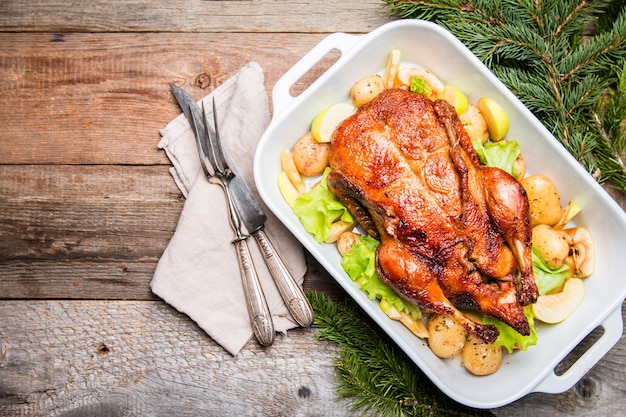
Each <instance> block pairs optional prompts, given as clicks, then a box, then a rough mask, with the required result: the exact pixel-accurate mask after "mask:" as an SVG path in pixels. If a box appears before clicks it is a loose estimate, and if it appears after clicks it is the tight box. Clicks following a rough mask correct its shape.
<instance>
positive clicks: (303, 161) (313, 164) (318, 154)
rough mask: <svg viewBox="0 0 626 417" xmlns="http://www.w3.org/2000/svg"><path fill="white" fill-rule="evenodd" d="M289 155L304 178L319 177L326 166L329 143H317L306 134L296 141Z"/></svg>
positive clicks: (309, 134)
mask: <svg viewBox="0 0 626 417" xmlns="http://www.w3.org/2000/svg"><path fill="white" fill-rule="evenodd" d="M291 154H292V156H293V162H294V164H295V165H296V168H297V169H298V172H300V174H302V175H304V176H305V177H311V176H314V175H319V174H321V173H322V172H324V169H325V168H326V167H327V166H328V157H329V156H330V143H320V142H317V141H316V140H315V139H313V136H312V135H311V132H308V133H306V134H305V135H304V136H302V137H301V138H300V139H298V141H297V142H296V144H295V145H294V146H293V149H292V150H291Z"/></svg>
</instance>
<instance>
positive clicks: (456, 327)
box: [428, 314, 467, 358]
mask: <svg viewBox="0 0 626 417" xmlns="http://www.w3.org/2000/svg"><path fill="white" fill-rule="evenodd" d="M466 335H467V332H466V330H465V329H464V328H463V326H461V325H460V324H458V323H457V322H456V321H455V320H454V319H453V318H452V317H451V316H449V315H447V314H433V315H432V316H430V318H429V319H428V345H429V346H430V350H432V351H433V353H434V354H435V355H437V356H439V357H440V358H452V357H454V356H456V355H458V354H459V353H460V352H461V349H463V346H464V345H465V338H466Z"/></svg>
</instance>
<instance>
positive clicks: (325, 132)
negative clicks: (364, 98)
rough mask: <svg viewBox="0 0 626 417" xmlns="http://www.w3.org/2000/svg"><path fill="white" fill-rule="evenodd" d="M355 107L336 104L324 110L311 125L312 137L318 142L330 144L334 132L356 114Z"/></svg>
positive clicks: (346, 104)
mask: <svg viewBox="0 0 626 417" xmlns="http://www.w3.org/2000/svg"><path fill="white" fill-rule="evenodd" d="M354 110H355V107H354V106H353V105H352V104H348V103H336V104H333V105H332V106H330V107H328V108H327V109H325V110H322V111H321V112H319V113H318V114H317V116H315V118H314V119H313V122H312V123H311V135H312V136H313V139H315V141H316V142H320V143H328V142H330V138H331V136H332V135H333V132H334V131H335V129H336V128H337V126H339V123H341V122H343V121H344V120H345V119H347V118H348V117H349V116H351V115H352V114H353V113H354Z"/></svg>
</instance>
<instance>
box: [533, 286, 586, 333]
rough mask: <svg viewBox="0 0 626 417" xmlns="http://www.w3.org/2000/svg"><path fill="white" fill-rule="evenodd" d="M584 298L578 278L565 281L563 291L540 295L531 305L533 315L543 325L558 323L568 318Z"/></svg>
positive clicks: (583, 290) (583, 287)
mask: <svg viewBox="0 0 626 417" xmlns="http://www.w3.org/2000/svg"><path fill="white" fill-rule="evenodd" d="M584 297H585V284H584V283H583V281H582V280H581V279H579V278H570V279H568V280H567V281H565V285H564V286H563V291H561V292H559V293H556V294H546V295H540V296H539V297H538V298H537V302H536V303H535V304H533V306H532V310H533V315H534V316H535V317H536V318H537V320H541V321H542V322H544V323H560V322H562V321H563V320H565V319H566V318H568V317H569V316H570V315H571V314H572V313H573V312H574V310H576V308H578V306H579V305H580V303H581V302H582V301H583V298H584Z"/></svg>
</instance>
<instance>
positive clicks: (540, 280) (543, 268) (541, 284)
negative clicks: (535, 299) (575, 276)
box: [533, 247, 571, 295]
mask: <svg viewBox="0 0 626 417" xmlns="http://www.w3.org/2000/svg"><path fill="white" fill-rule="evenodd" d="M533 272H534V273H535V282H536V283H537V288H538V289H539V295H544V294H549V293H550V292H552V291H554V290H555V289H557V288H559V287H560V286H561V285H563V283H564V282H565V280H566V279H567V278H569V277H570V276H571V272H570V267H569V266H567V265H565V264H563V265H561V267H560V268H552V267H550V266H549V265H548V264H547V263H546V261H545V260H544V259H543V258H542V257H541V255H540V254H539V252H538V251H537V249H535V248H534V247H533Z"/></svg>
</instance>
